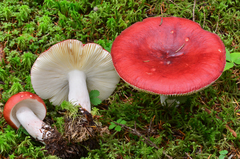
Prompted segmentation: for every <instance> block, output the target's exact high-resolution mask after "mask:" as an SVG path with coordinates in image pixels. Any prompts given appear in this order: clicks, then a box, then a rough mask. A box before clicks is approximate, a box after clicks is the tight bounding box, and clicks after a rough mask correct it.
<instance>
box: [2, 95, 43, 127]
mask: <svg viewBox="0 0 240 159" xmlns="http://www.w3.org/2000/svg"><path fill="white" fill-rule="evenodd" d="M21 102H24V105H25V106H27V107H29V108H30V109H31V110H32V111H33V112H34V113H35V115H36V116H37V117H38V118H39V119H40V120H43V119H44V118H45V116H46V113H47V112H46V111H47V108H46V106H45V103H44V101H43V100H42V99H41V98H40V97H39V96H37V95H36V94H33V93H31V92H20V93H17V94H15V95H13V96H12V97H10V98H9V99H8V101H7V103H6V104H5V106H4V109H3V116H4V118H5V120H6V122H7V123H8V124H9V125H10V126H11V127H13V128H14V129H18V128H19V126H20V123H19V121H18V119H17V117H16V111H17V109H18V107H19V105H18V104H19V103H21ZM26 119H27V117H26Z"/></svg>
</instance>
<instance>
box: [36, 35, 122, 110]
mask: <svg viewBox="0 0 240 159" xmlns="http://www.w3.org/2000/svg"><path fill="white" fill-rule="evenodd" d="M31 80H32V85H33V89H34V90H35V92H36V93H37V94H38V95H39V96H40V97H41V98H43V99H49V100H50V102H52V104H53V105H60V104H61V103H62V102H63V101H64V100H67V101H70V102H72V103H73V104H74V105H81V107H83V108H85V109H86V110H87V111H88V112H91V103H90V99H89V92H90V91H91V90H98V91H99V92H100V96H99V99H101V100H104V99H106V98H108V97H109V96H110V95H111V94H112V92H113V91H114V89H115V88H116V85H117V83H118V82H119V76H118V74H117V73H116V71H115V68H114V66H113V64H112V59H111V55H110V53H109V52H107V51H106V50H104V49H103V48H102V47H101V46H100V45H98V44H95V43H88V44H85V45H84V44H82V42H80V41H78V40H73V39H69V40H65V41H62V42H60V43H57V44H55V45H53V46H52V47H50V48H49V49H48V50H47V51H45V52H43V53H42V54H40V56H39V57H38V58H37V60H36V61H35V63H34V64H33V66H32V69H31Z"/></svg>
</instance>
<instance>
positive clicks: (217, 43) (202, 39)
mask: <svg viewBox="0 0 240 159" xmlns="http://www.w3.org/2000/svg"><path fill="white" fill-rule="evenodd" d="M225 54H226V51H225V47H224V44H223V42H222V41H221V39H220V38H219V37H218V36H217V35H216V34H214V33H211V32H208V31H205V30H203V29H202V28H201V27H200V25H199V24H198V23H195V22H193V21H191V20H188V19H184V18H177V17H166V18H162V17H153V18H147V19H145V20H143V22H137V23H135V24H133V25H132V26H130V27H129V28H127V29H126V30H124V31H123V32H122V33H121V34H120V35H119V36H118V37H117V38H116V39H115V41H114V42H113V45H112V50H111V55H112V60H113V64H114V66H115V69H116V70H117V72H118V74H119V76H120V77H121V78H122V79H123V80H124V81H126V82H127V83H129V84H130V85H132V86H133V87H135V88H137V89H141V90H145V91H148V92H152V93H156V94H163V95H178V94H189V93H193V92H196V91H198V90H201V89H203V88H205V87H207V86H209V85H210V84H211V83H213V82H214V81H215V80H217V79H218V78H219V77H220V75H221V74H222V72H223V70H224V66H225V61H226V55H225Z"/></svg>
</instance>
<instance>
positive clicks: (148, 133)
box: [135, 116, 155, 138]
mask: <svg viewBox="0 0 240 159" xmlns="http://www.w3.org/2000/svg"><path fill="white" fill-rule="evenodd" d="M154 118H155V116H154V117H153V118H152V119H151V120H150V124H149V128H148V131H147V137H148V138H149V137H150V135H151V134H150V133H151V127H152V122H153V120H154ZM135 130H136V127H135Z"/></svg>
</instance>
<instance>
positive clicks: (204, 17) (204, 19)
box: [202, 7, 206, 29]
mask: <svg viewBox="0 0 240 159" xmlns="http://www.w3.org/2000/svg"><path fill="white" fill-rule="evenodd" d="M205 21H206V15H205V8H204V7H203V27H202V28H203V29H204V25H205Z"/></svg>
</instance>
